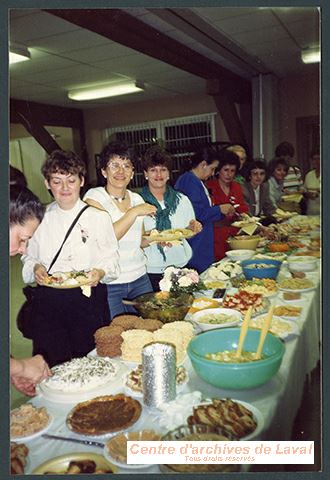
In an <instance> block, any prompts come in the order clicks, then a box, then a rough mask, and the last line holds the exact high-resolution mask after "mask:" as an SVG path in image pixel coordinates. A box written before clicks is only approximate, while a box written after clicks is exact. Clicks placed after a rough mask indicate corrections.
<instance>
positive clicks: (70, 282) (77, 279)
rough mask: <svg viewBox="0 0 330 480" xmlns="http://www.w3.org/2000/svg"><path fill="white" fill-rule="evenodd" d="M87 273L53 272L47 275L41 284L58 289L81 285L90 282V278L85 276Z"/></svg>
mask: <svg viewBox="0 0 330 480" xmlns="http://www.w3.org/2000/svg"><path fill="white" fill-rule="evenodd" d="M88 273H89V272H85V271H77V272H76V271H72V272H55V273H53V274H52V275H49V276H48V277H47V278H46V279H45V281H44V283H43V284H42V285H43V286H44V287H50V288H58V289H68V288H79V287H83V286H86V285H88V284H90V283H91V280H90V278H88V277H87V275H88Z"/></svg>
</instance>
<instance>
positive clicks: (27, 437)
mask: <svg viewBox="0 0 330 480" xmlns="http://www.w3.org/2000/svg"><path fill="white" fill-rule="evenodd" d="M48 418H49V420H48V423H47V425H46V426H45V427H43V428H41V429H40V430H38V431H37V432H34V433H31V434H30V435H22V436H17V437H13V436H10V440H11V441H13V442H28V441H29V440H34V439H35V438H38V437H40V435H42V434H43V433H46V432H47V431H48V430H49V429H50V427H51V426H52V424H53V422H54V417H53V416H52V415H50V414H49V413H48Z"/></svg>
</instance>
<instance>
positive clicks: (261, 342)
mask: <svg viewBox="0 0 330 480" xmlns="http://www.w3.org/2000/svg"><path fill="white" fill-rule="evenodd" d="M274 308H275V305H272V306H271V307H270V310H269V312H268V314H267V317H266V318H265V321H264V324H263V326H262V329H261V333H260V339H259V344H258V348H257V353H256V356H255V360H260V358H261V352H262V347H263V346H264V342H265V339H266V335H267V332H268V330H269V327H270V324H271V321H272V318H273V314H274Z"/></svg>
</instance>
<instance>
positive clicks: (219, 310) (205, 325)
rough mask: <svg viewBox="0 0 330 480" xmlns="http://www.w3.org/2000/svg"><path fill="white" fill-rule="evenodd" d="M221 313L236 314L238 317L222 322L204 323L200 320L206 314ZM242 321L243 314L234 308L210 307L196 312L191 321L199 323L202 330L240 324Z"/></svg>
mask: <svg viewBox="0 0 330 480" xmlns="http://www.w3.org/2000/svg"><path fill="white" fill-rule="evenodd" d="M221 313H222V314H227V315H230V316H234V317H236V318H235V320H231V321H230V322H226V323H220V324H213V323H212V324H211V323H203V322H201V321H200V319H201V318H203V317H205V315H217V314H218V315H219V314H221ZM241 321H242V314H241V313H240V312H239V311H238V310H234V309H231V308H209V309H206V310H201V311H200V312H196V313H194V314H193V315H192V316H191V322H193V323H194V324H195V325H197V326H198V328H199V329H201V330H202V331H205V330H213V329H215V328H224V327H233V326H234V325H238V324H239V323H240V322H241Z"/></svg>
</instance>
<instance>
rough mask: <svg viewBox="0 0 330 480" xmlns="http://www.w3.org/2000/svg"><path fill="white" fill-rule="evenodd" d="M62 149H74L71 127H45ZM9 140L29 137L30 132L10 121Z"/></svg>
mask: <svg viewBox="0 0 330 480" xmlns="http://www.w3.org/2000/svg"><path fill="white" fill-rule="evenodd" d="M45 128H46V130H47V131H48V132H49V133H50V134H51V135H55V140H56V142H57V143H58V144H59V146H60V147H61V148H62V149H63V150H74V135H73V131H72V128H67V127H47V126H46V127H45ZM9 136H10V140H18V139H20V138H26V137H31V134H30V133H29V132H28V131H27V130H26V129H25V128H24V127H23V125H21V124H19V123H11V124H10V129H9Z"/></svg>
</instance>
